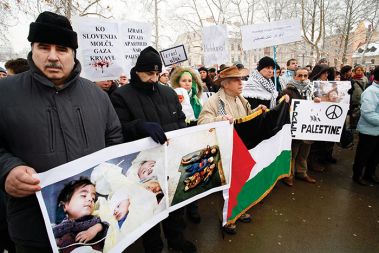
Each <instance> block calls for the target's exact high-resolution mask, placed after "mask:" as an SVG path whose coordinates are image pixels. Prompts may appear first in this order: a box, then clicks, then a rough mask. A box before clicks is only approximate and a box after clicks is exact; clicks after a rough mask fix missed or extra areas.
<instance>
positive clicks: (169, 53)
mask: <svg viewBox="0 0 379 253" xmlns="http://www.w3.org/2000/svg"><path fill="white" fill-rule="evenodd" d="M159 53H160V54H161V58H162V60H163V64H164V65H165V66H166V67H168V66H171V65H173V64H176V63H179V62H184V61H186V60H187V54H186V50H185V48H184V46H183V45H180V46H176V47H172V48H168V49H165V50H162V51H160V52H159Z"/></svg>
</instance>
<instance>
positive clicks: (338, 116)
mask: <svg viewBox="0 0 379 253" xmlns="http://www.w3.org/2000/svg"><path fill="white" fill-rule="evenodd" d="M291 110H292V113H291V135H292V139H298V140H314V141H331V142H339V141H340V138H341V133H342V128H343V124H344V122H345V119H346V115H347V111H348V110H349V104H346V103H331V102H321V103H315V102H313V101H309V100H299V99H293V100H292V105H291Z"/></svg>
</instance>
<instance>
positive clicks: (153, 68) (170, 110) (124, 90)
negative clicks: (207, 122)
mask: <svg viewBox="0 0 379 253" xmlns="http://www.w3.org/2000/svg"><path fill="white" fill-rule="evenodd" d="M161 71H162V61H161V58H160V56H159V53H158V52H157V51H156V50H155V49H154V48H152V47H147V48H145V49H144V50H142V51H141V53H140V55H139V57H138V59H137V63H136V66H135V67H134V68H132V70H131V71H130V77H131V79H130V83H129V84H128V85H126V86H122V87H121V88H118V89H117V90H116V91H114V92H113V93H112V95H111V100H112V103H113V106H114V107H115V109H116V112H117V115H118V117H119V119H120V121H121V125H122V130H123V133H124V138H125V140H126V141H134V140H138V139H141V138H145V137H149V136H150V137H151V138H153V140H154V141H156V142H158V143H161V144H164V143H165V142H166V141H167V137H166V135H165V132H166V131H172V130H176V129H179V128H184V127H185V126H186V124H185V115H184V113H183V112H182V106H181V105H180V103H179V100H178V97H177V95H176V92H175V91H174V90H173V89H171V88H170V87H167V86H164V85H161V84H159V83H158V77H159V73H160V72H161ZM183 224H184V220H183V209H179V210H177V211H175V212H173V213H170V215H169V217H168V218H167V219H166V220H164V221H163V229H164V232H165V236H166V238H167V243H168V246H169V247H170V248H173V249H175V250H180V251H182V252H185V253H190V252H196V247H195V245H193V244H192V243H191V242H189V241H186V240H185V239H184V236H183V227H184V226H183ZM160 233H161V232H160V226H159V224H158V225H157V226H155V227H153V228H152V229H151V230H149V231H148V232H147V233H145V234H144V236H143V244H144V248H145V252H146V253H153V252H154V253H156V252H161V251H162V249H163V242H162V240H161V238H160Z"/></svg>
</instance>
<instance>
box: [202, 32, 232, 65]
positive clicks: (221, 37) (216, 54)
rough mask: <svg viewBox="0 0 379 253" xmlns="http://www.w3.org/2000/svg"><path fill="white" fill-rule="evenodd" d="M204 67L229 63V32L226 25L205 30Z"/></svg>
mask: <svg viewBox="0 0 379 253" xmlns="http://www.w3.org/2000/svg"><path fill="white" fill-rule="evenodd" d="M203 48H204V65H206V66H209V65H212V64H223V63H225V62H228V61H229V48H228V32H227V28H226V25H214V26H208V27H204V28H203Z"/></svg>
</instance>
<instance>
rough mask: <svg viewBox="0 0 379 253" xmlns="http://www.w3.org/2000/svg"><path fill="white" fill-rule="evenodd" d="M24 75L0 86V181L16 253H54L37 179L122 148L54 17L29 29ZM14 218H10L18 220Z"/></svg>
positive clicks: (73, 42)
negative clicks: (63, 166) (104, 151)
mask: <svg viewBox="0 0 379 253" xmlns="http://www.w3.org/2000/svg"><path fill="white" fill-rule="evenodd" d="M28 40H29V41H30V42H31V52H30V53H29V54H28V64H29V67H30V70H29V71H26V72H23V73H20V74H17V75H13V76H10V77H8V78H5V79H2V80H0V94H1V95H0V96H1V98H0V113H1V116H2V118H1V119H2V120H1V121H0V139H1V144H0V150H1V152H0V181H1V182H2V185H1V186H2V188H3V189H5V192H6V193H7V195H8V196H9V197H10V198H8V203H7V204H8V208H7V211H8V212H9V215H8V219H7V221H8V226H9V232H10V237H11V239H12V240H13V241H14V242H15V244H16V251H17V252H41V253H44V252H51V251H52V250H51V246H50V241H49V238H48V235H47V232H46V227H45V222H44V220H43V217H42V213H41V210H40V207H39V204H38V201H37V198H36V195H35V192H37V191H39V190H41V187H40V180H39V179H37V178H36V177H34V174H36V173H41V172H45V171H47V170H50V169H51V168H54V167H57V166H59V165H61V164H64V163H67V162H70V161H72V160H75V159H77V158H80V157H82V156H85V155H88V154H91V153H93V152H95V151H98V150H100V149H103V148H105V147H106V146H109V145H113V144H119V143H122V141H123V137H122V132H121V125H120V121H119V120H118V118H117V115H116V113H115V110H114V109H113V106H112V104H111V103H110V101H109V98H108V96H107V94H105V93H104V92H103V91H101V90H100V89H99V88H97V87H96V86H95V85H94V84H93V83H92V82H91V81H89V80H87V79H84V78H81V77H80V71H81V65H80V63H79V61H78V60H77V59H76V58H75V49H77V47H78V43H77V35H76V33H75V32H74V31H73V30H72V27H71V24H70V22H69V20H68V19H67V18H66V17H64V16H61V15H58V14H55V13H52V12H43V13H41V14H39V16H38V17H37V19H36V21H35V22H32V23H31V24H30V30H29V36H28ZM16 213H17V215H14V214H16Z"/></svg>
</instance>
